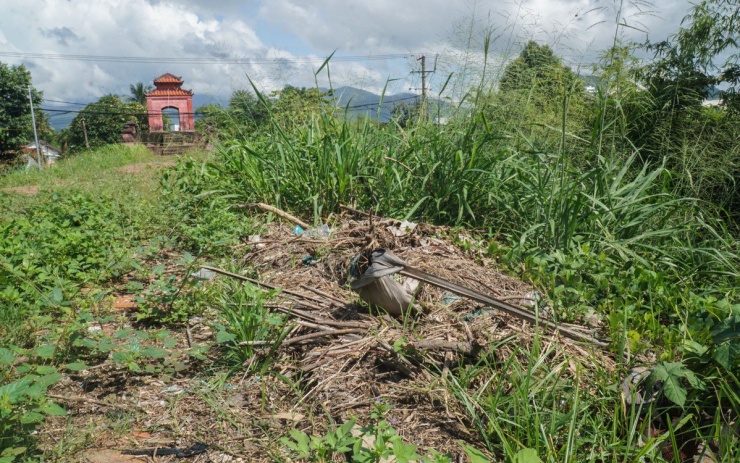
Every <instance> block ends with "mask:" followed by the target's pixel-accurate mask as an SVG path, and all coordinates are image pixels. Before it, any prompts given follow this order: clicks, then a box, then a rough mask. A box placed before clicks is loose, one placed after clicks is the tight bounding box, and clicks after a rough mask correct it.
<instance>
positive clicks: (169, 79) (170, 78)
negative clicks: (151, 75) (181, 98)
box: [154, 72, 182, 85]
mask: <svg viewBox="0 0 740 463" xmlns="http://www.w3.org/2000/svg"><path fill="white" fill-rule="evenodd" d="M154 84H155V85H156V84H182V78H181V77H177V76H176V75H174V74H170V73H169V72H168V73H166V74H162V75H161V76H159V77H157V78H156V79H154Z"/></svg>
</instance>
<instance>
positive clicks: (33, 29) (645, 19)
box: [0, 0, 689, 101]
mask: <svg viewBox="0 0 740 463" xmlns="http://www.w3.org/2000/svg"><path fill="white" fill-rule="evenodd" d="M639 2H642V0H632V2H628V3H626V4H625V5H626V6H625V7H624V9H623V11H622V12H621V16H620V17H621V18H622V20H623V21H627V23H628V24H630V25H631V26H633V27H637V28H644V29H645V30H649V31H650V38H651V39H653V40H656V39H662V38H664V37H665V36H666V35H667V34H668V33H670V32H671V31H672V30H673V29H675V27H676V26H677V25H678V23H679V22H680V19H681V18H682V17H683V16H684V15H685V13H686V10H687V9H688V7H689V4H688V0H681V2H674V1H673V0H654V2H655V6H654V7H650V6H648V5H645V4H641V3H639ZM617 5H619V3H618V2H616V1H615V0H515V1H511V2H502V1H501V0H458V1H450V0H423V1H422V0H404V1H403V2H399V1H397V0H352V1H347V0H312V1H310V2H307V1H305V0H220V1H217V2H216V1H211V0H95V1H90V0H23V1H10V2H8V1H5V2H2V4H1V5H0V53H2V52H6V53H7V52H21V53H46V54H48V53H57V54H66V55H72V54H73V55H97V56H110V57H131V56H137V57H152V58H158V57H159V58H161V57H170V58H183V59H188V58H190V59H191V61H195V60H197V59H203V58H230V59H246V58H252V59H256V60H258V61H257V62H248V63H244V64H238V65H237V64H226V63H211V64H194V63H193V62H183V63H173V62H168V63H162V62H159V63H141V62H134V63H132V62H128V63H122V62H105V61H95V62H92V61H70V60H50V59H28V58H26V59H19V58H12V57H9V56H2V55H0V61H2V62H5V63H10V64H19V63H21V62H24V63H26V64H27V65H28V67H29V69H30V70H31V72H32V75H33V78H34V84H35V85H36V86H37V87H38V88H40V89H42V90H44V92H45V95H46V97H47V99H48V98H54V99H60V100H66V101H93V100H95V99H97V98H99V97H100V96H102V95H104V94H106V93H119V94H123V93H127V92H128V86H129V84H131V83H135V82H139V81H142V82H145V83H147V84H148V83H150V82H151V80H152V79H153V78H154V77H156V76H158V75H160V74H163V73H164V72H171V73H173V74H176V75H181V76H183V78H184V80H185V82H186V87H187V88H192V89H193V90H194V91H195V92H196V94H200V95H204V94H207V95H213V96H214V97H216V98H220V99H222V100H225V99H227V98H228V96H229V95H230V94H231V92H232V91H233V89H235V88H244V87H248V85H249V84H248V81H247V76H249V78H251V79H252V80H253V81H254V82H255V83H256V84H257V85H258V86H259V87H260V88H261V89H263V90H265V91H267V92H269V91H272V90H275V89H278V88H281V87H282V86H283V85H285V84H287V83H290V84H292V85H301V86H310V85H313V84H314V75H313V72H314V71H315V70H316V69H317V68H318V67H319V66H320V65H321V63H322V62H323V59H324V57H325V56H327V55H328V54H329V53H331V52H332V51H334V50H337V55H340V56H341V55H345V56H346V55H361V56H366V55H370V54H372V55H381V54H409V53H416V52H422V51H423V52H426V53H427V54H428V56H429V66H430V68H431V67H432V66H433V57H434V55H435V54H440V56H439V62H438V65H439V68H438V70H439V71H440V72H438V73H437V74H436V75H435V76H430V77H431V81H432V82H431V84H432V86H433V88H434V87H435V86H436V88H439V87H440V86H441V84H442V82H443V81H444V79H446V77H447V74H446V72H449V71H451V70H452V69H453V68H458V67H459V66H460V64H461V63H465V62H466V58H467V59H468V62H470V63H479V62H480V61H481V53H482V33H481V31H482V30H484V29H488V28H491V29H492V30H493V36H494V43H493V46H492V51H493V52H494V55H493V56H494V61H496V62H497V63H502V62H504V60H505V58H506V57H511V56H513V55H515V54H516V53H517V52H518V49H519V48H518V47H519V46H521V45H522V44H523V43H524V42H526V41H527V40H529V39H536V40H539V41H541V42H544V43H549V44H551V45H553V46H554V48H555V49H556V51H557V52H558V53H559V54H560V55H561V56H564V57H565V58H566V60H568V61H569V62H571V63H588V62H591V61H593V60H594V59H595V57H596V55H597V52H598V51H600V50H603V49H604V48H605V47H607V46H609V45H610V44H611V42H612V40H613V37H614V33H615V23H616V18H617V10H616V9H617ZM651 10H653V11H655V12H657V13H653V14H650V13H649V11H651ZM29 18H33V20H32V21H31V20H30V19H29ZM622 31H623V33H624V34H625V37H626V38H632V39H637V40H640V41H642V40H643V39H644V38H645V35H644V34H641V33H639V32H638V31H636V30H635V29H630V28H623V29H622ZM276 42H278V43H281V47H284V48H281V47H275V46H268V45H266V43H268V44H272V43H276ZM307 57H308V58H310V59H306V58H307ZM277 58H281V60H277V61H275V62H269V61H267V60H269V59H277ZM330 69H331V75H332V82H333V84H334V86H335V87H338V86H341V85H355V86H362V87H364V88H366V89H368V90H375V91H380V89H382V87H383V85H384V84H385V82H386V79H389V78H391V79H399V80H397V81H395V82H394V83H392V84H391V85H390V87H389V89H390V92H398V91H407V90H408V88H409V87H419V86H420V83H419V80H420V79H419V74H418V73H413V72H412V71H414V70H416V69H418V63H417V62H416V60H415V56H410V55H409V56H407V57H401V59H392V60H387V61H371V60H361V61H341V60H335V61H334V62H332V63H331V64H330ZM442 71H445V72H442ZM318 80H319V85H321V86H327V85H328V80H327V74H326V71H324V72H322V74H321V75H320V76H319V77H318Z"/></svg>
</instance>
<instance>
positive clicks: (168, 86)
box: [146, 73, 195, 132]
mask: <svg viewBox="0 0 740 463" xmlns="http://www.w3.org/2000/svg"><path fill="white" fill-rule="evenodd" d="M182 84H183V80H182V78H180V77H177V76H175V75H172V74H170V73H167V74H163V75H161V76H159V77H157V78H156V79H154V86H155V87H156V88H155V89H154V90H152V91H151V92H149V93H147V95H146V107H147V113H148V116H149V131H150V132H161V131H163V130H167V129H166V128H165V127H164V124H163V121H162V114H163V111H164V113H165V114H167V111H169V110H172V109H174V110H176V111H177V120H172V119H171V120H170V122H171V123H172V124H173V125H174V124H175V123H176V124H177V126H178V130H179V131H181V132H192V131H193V130H195V121H194V119H195V118H194V117H193V92H192V91H191V90H183V89H182V88H181V87H182ZM165 109H166V110H167V111H165Z"/></svg>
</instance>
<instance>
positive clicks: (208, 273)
mask: <svg viewBox="0 0 740 463" xmlns="http://www.w3.org/2000/svg"><path fill="white" fill-rule="evenodd" d="M193 277H195V278H196V279H198V280H200V281H210V280H213V279H214V278H216V272H214V271H212V270H208V269H206V268H202V269H200V270H198V271H197V272H195V273H193Z"/></svg>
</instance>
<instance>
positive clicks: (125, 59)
mask: <svg viewBox="0 0 740 463" xmlns="http://www.w3.org/2000/svg"><path fill="white" fill-rule="evenodd" d="M411 55H412V54H410V53H391V54H383V55H346V56H332V57H331V60H330V62H354V61H383V60H396V59H405V58H408V57H409V56H411ZM0 56H4V57H9V58H25V59H48V60H65V61H98V62H108V63H151V64H164V63H168V64H281V63H293V64H305V63H313V62H316V61H324V60H326V59H327V57H324V58H320V57H310V56H299V57H294V58H256V57H245V58H236V57H215V56H213V57H203V58H199V57H153V56H116V55H72V54H61V53H25V52H0Z"/></svg>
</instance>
